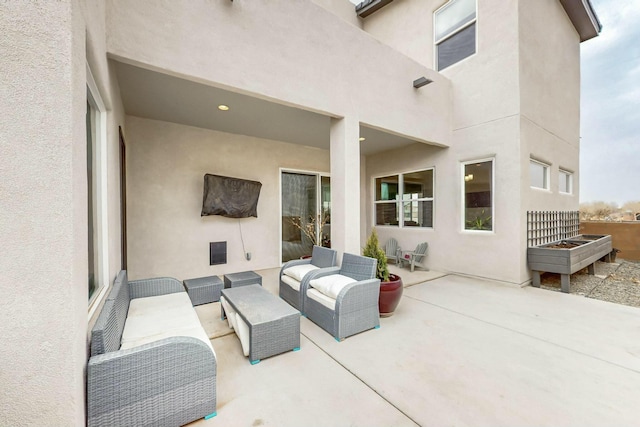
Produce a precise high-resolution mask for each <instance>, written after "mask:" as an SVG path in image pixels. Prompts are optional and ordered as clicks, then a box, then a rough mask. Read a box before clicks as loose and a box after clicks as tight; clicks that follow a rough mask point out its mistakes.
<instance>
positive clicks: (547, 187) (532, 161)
mask: <svg viewBox="0 0 640 427" xmlns="http://www.w3.org/2000/svg"><path fill="white" fill-rule="evenodd" d="M532 164H535V165H538V166H542V167H543V169H544V187H538V186H537V185H533V184H534V183H533V182H531V165H532ZM550 172H551V165H550V164H548V163H545V162H542V161H540V160H536V159H534V158H530V159H529V186H530V187H531V188H533V189H535V190H545V191H550V188H551V186H550V183H551V180H550V177H551V175H550Z"/></svg>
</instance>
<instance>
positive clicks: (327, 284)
mask: <svg viewBox="0 0 640 427" xmlns="http://www.w3.org/2000/svg"><path fill="white" fill-rule="evenodd" d="M355 282H356V280H354V279H352V278H351V277H347V276H343V275H341V274H331V275H329V276H324V277H320V278H318V279H313V280H312V281H310V282H309V285H311V287H313V288H315V289H317V290H318V291H319V292H322V293H323V294H325V295H326V296H328V297H331V298H333V299H336V298H338V294H339V293H340V291H341V290H342V289H343V288H344V287H345V286H347V285H349V284H351V283H355Z"/></svg>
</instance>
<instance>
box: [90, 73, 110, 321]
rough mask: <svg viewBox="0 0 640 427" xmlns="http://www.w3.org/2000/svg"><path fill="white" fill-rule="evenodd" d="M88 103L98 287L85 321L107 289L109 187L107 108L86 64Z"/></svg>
mask: <svg viewBox="0 0 640 427" xmlns="http://www.w3.org/2000/svg"><path fill="white" fill-rule="evenodd" d="M86 80H87V102H89V104H91V105H92V107H93V108H95V110H96V113H97V114H96V129H95V134H96V141H95V153H94V155H95V157H96V172H95V177H96V180H97V182H96V189H97V194H96V196H97V212H96V219H97V240H98V241H97V242H96V243H97V245H98V263H97V264H98V271H97V274H96V277H97V279H98V280H97V288H96V290H95V291H94V295H93V296H92V297H91V299H90V301H89V308H88V310H89V312H88V318H89V319H91V317H92V316H93V314H94V312H95V310H96V309H97V307H98V306H99V305H100V301H101V300H102V298H103V297H104V295H105V293H106V291H107V288H108V287H109V282H110V280H109V217H108V203H107V198H108V187H107V181H108V177H107V108H106V106H105V104H104V102H103V101H102V96H101V95H100V91H99V90H98V85H97V84H96V81H95V79H94V78H93V74H92V73H91V69H90V68H89V64H88V63H87V64H86Z"/></svg>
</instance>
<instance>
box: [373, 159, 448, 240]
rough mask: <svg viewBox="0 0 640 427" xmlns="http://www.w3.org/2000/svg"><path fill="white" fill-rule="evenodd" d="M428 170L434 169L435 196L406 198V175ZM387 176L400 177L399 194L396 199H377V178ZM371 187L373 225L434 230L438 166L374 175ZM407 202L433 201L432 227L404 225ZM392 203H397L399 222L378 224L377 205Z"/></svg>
mask: <svg viewBox="0 0 640 427" xmlns="http://www.w3.org/2000/svg"><path fill="white" fill-rule="evenodd" d="M426 171H432V179H433V184H432V185H433V187H432V189H431V190H432V194H433V195H434V196H433V197H420V198H418V199H407V200H404V199H403V198H402V195H403V194H404V175H408V174H411V173H416V172H426ZM386 176H397V177H398V194H397V196H396V199H395V200H376V190H377V188H376V179H378V178H384V177H386ZM371 188H372V189H373V195H372V199H373V215H372V220H373V224H372V226H373V227H394V228H395V227H397V228H407V229H411V230H433V229H434V228H435V212H436V202H435V191H436V168H435V167H430V168H424V169H416V170H410V171H404V172H398V173H388V174H384V175H377V176H374V177H373V184H372V186H371ZM405 202H431V204H432V212H431V214H432V219H431V227H420V226H414V225H411V226H405V225H404V203H405ZM391 203H395V205H396V215H397V216H398V224H397V225H395V224H393V225H391V224H389V225H384V224H376V222H377V221H376V205H378V204H391Z"/></svg>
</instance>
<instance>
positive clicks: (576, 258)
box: [527, 234, 613, 293]
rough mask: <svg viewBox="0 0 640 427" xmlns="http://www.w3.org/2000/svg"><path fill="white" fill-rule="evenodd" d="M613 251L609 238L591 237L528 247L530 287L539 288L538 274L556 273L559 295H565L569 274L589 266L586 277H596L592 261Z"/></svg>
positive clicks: (567, 290) (606, 236)
mask: <svg viewBox="0 0 640 427" xmlns="http://www.w3.org/2000/svg"><path fill="white" fill-rule="evenodd" d="M560 246H571V247H560ZM612 249H613V248H612V246H611V236H609V235H603V236H600V235H592V234H585V235H579V236H575V237H572V238H570V239H565V240H561V241H558V242H553V243H547V244H545V245H540V246H535V247H532V248H528V249H527V262H528V264H529V268H530V269H531V270H532V271H533V286H535V287H540V273H543V272H549V273H559V274H561V286H562V292H567V293H568V292H569V288H570V276H571V274H573V273H575V272H576V271H579V270H582V269H583V268H585V267H589V274H595V262H596V261H597V260H599V259H600V258H602V257H605V256H608V255H610V253H611V251H612Z"/></svg>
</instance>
